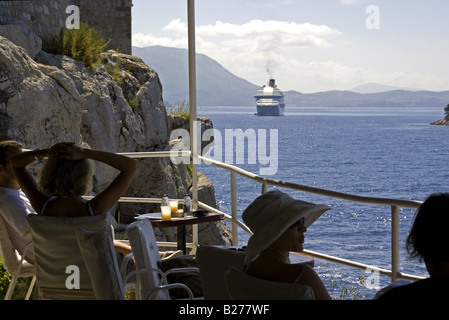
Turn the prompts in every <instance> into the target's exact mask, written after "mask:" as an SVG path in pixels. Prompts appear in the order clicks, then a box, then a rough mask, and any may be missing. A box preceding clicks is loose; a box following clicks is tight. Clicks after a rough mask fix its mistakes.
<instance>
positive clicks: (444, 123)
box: [430, 118, 449, 126]
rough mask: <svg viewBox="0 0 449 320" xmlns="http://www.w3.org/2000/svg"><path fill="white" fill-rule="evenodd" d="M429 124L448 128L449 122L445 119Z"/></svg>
mask: <svg viewBox="0 0 449 320" xmlns="http://www.w3.org/2000/svg"><path fill="white" fill-rule="evenodd" d="M430 124H432V125H437V126H449V120H447V119H446V118H443V119H440V120H437V121H434V122H431V123H430Z"/></svg>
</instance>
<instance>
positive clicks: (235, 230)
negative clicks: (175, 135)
mask: <svg viewBox="0 0 449 320" xmlns="http://www.w3.org/2000/svg"><path fill="white" fill-rule="evenodd" d="M231 215H232V245H234V246H238V225H237V223H235V222H234V221H236V220H237V183H236V179H235V172H234V171H231Z"/></svg>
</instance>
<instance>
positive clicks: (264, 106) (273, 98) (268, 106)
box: [254, 79, 285, 116]
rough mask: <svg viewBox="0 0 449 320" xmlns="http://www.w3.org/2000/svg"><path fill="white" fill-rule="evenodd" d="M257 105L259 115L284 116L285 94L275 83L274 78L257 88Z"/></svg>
mask: <svg viewBox="0 0 449 320" xmlns="http://www.w3.org/2000/svg"><path fill="white" fill-rule="evenodd" d="M254 98H256V107H257V115H258V116H283V115H284V111H285V104H284V94H283V93H282V91H281V90H279V89H278V87H277V86H276V84H275V81H274V79H270V81H268V85H266V86H263V87H262V88H261V89H259V90H257V93H256V95H255V96H254Z"/></svg>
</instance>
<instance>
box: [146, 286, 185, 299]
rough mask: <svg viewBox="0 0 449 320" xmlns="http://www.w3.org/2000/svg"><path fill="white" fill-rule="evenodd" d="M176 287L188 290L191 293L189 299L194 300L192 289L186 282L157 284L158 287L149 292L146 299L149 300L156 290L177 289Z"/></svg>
mask: <svg viewBox="0 0 449 320" xmlns="http://www.w3.org/2000/svg"><path fill="white" fill-rule="evenodd" d="M176 288H182V289H184V290H186V291H187V293H188V294H189V299H190V300H193V293H192V290H190V288H189V287H188V286H186V285H185V284H183V283H171V284H164V285H160V286H157V287H156V288H154V289H153V290H151V292H150V293H148V295H147V296H146V297H145V300H149V299H150V297H151V295H152V294H153V293H155V292H156V291H160V290H170V289H176Z"/></svg>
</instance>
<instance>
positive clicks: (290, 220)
mask: <svg viewBox="0 0 449 320" xmlns="http://www.w3.org/2000/svg"><path fill="white" fill-rule="evenodd" d="M329 209H330V207H329V206H327V205H323V204H315V203H311V202H305V201H302V200H296V199H294V198H292V197H291V196H290V195H288V194H286V193H284V192H281V191H279V190H274V191H269V192H266V193H264V194H262V195H261V196H259V197H258V198H256V200H254V201H253V202H252V203H251V204H250V205H249V206H248V207H247V208H246V209H245V211H244V212H243V214H242V219H243V221H244V222H245V224H246V225H247V226H248V227H249V228H250V230H251V232H252V233H253V235H252V236H251V237H250V239H249V241H248V245H247V249H246V256H245V264H246V263H249V262H251V261H253V260H254V259H255V258H256V257H257V256H258V255H259V253H261V252H262V251H263V250H265V249H266V248H267V247H269V246H270V245H271V244H272V243H273V242H274V241H276V240H277V239H278V238H279V237H280V236H281V235H282V234H283V233H284V232H285V231H286V230H287V229H288V228H289V227H290V226H292V225H293V224H294V223H295V222H296V221H298V220H299V219H301V218H304V220H305V224H304V225H305V227H306V228H307V227H309V226H310V225H311V224H312V223H313V222H315V220H317V219H318V218H319V217H320V216H321V215H322V214H323V213H324V212H326V211H327V210H329Z"/></svg>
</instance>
